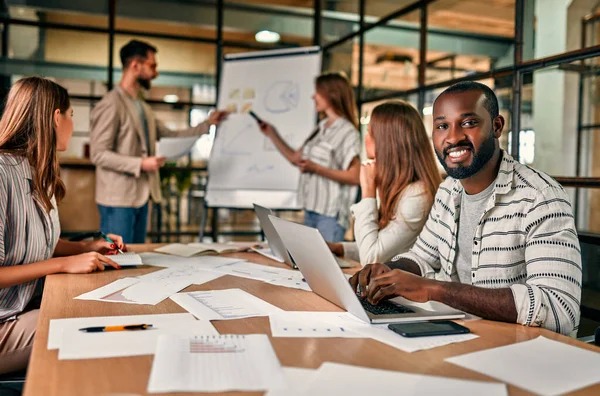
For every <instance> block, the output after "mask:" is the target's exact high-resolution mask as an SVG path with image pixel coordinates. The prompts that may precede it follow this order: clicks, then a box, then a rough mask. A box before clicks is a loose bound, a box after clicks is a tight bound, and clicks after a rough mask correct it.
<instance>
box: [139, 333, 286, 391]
mask: <svg viewBox="0 0 600 396" xmlns="http://www.w3.org/2000/svg"><path fill="white" fill-rule="evenodd" d="M286 385H287V383H286V379H285V374H284V372H283V369H282V368H281V365H280V364H279V360H278V359H277V355H275V351H274V350H273V347H272V346H271V343H270V342H269V338H268V337H267V336H266V335H265V334H251V335H235V334H225V335H204V336H194V337H181V336H176V335H161V336H160V337H159V338H158V343H157V346H156V353H155V356H154V363H153V364H152V371H151V373H150V381H149V383H148V393H166V392H226V391H265V390H277V389H285V388H286Z"/></svg>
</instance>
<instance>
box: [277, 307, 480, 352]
mask: <svg viewBox="0 0 600 396" xmlns="http://www.w3.org/2000/svg"><path fill="white" fill-rule="evenodd" d="M269 322H270V323H271V335H272V336H273V337H307V338H331V337H341V338H371V339H373V340H376V341H379V342H381V343H384V344H386V345H389V346H391V347H394V348H397V349H400V350H402V351H404V352H416V351H420V350H423V349H430V348H435V347H438V346H443V345H448V344H453V343H456V342H463V341H469V340H472V339H474V338H477V337H478V336H477V335H475V334H457V335H445V336H433V337H414V338H409V337H402V336H401V335H399V334H396V333H394V332H393V331H391V330H390V329H388V328H387V324H384V325H371V324H368V323H365V322H363V321H361V320H359V319H358V318H356V317H355V316H354V315H352V314H350V313H348V312H295V311H283V312H276V313H273V314H270V315H269Z"/></svg>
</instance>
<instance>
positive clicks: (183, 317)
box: [48, 313, 196, 349]
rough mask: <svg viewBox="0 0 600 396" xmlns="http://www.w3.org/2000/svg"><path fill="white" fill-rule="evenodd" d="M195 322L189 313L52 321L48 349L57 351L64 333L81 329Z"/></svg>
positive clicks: (49, 329)
mask: <svg viewBox="0 0 600 396" xmlns="http://www.w3.org/2000/svg"><path fill="white" fill-rule="evenodd" d="M165 321H167V322H170V323H175V322H195V321H196V318H194V316H193V315H192V314H189V313H178V314H161V315H126V316H93V317H89V318H66V319H52V320H50V326H49V328H48V349H58V348H59V347H60V345H61V341H62V334H63V332H64V331H67V332H71V333H72V332H74V331H79V329H81V328H83V327H93V326H116V325H127V324H139V323H146V324H153V323H157V322H161V323H162V322H165Z"/></svg>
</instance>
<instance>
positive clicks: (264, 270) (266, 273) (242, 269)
mask: <svg viewBox="0 0 600 396" xmlns="http://www.w3.org/2000/svg"><path fill="white" fill-rule="evenodd" d="M214 270H215V271H218V272H220V273H222V274H226V275H232V276H239V277H240V278H247V279H254V280H258V281H263V282H271V281H274V280H278V279H282V278H284V277H294V276H296V277H298V276H299V277H300V279H302V274H300V272H299V271H293V270H288V269H284V268H277V267H271V266H268V265H261V264H255V263H251V262H247V261H245V262H237V263H231V264H228V265H222V266H220V267H218V268H215V269H214Z"/></svg>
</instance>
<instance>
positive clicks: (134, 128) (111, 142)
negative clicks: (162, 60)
mask: <svg viewBox="0 0 600 396" xmlns="http://www.w3.org/2000/svg"><path fill="white" fill-rule="evenodd" d="M142 107H143V109H144V113H145V114H146V120H147V122H148V135H149V137H150V142H151V144H150V145H147V144H146V138H145V136H144V129H143V126H142V120H141V119H140V115H139V111H138V108H137V106H136V105H135V103H134V102H133V100H132V99H131V98H130V97H129V96H128V94H127V93H126V92H125V91H124V90H123V89H122V88H120V87H116V88H115V89H113V90H112V91H110V92H108V93H107V94H106V95H105V96H104V97H103V98H102V100H101V101H100V102H98V104H97V105H96V106H95V107H94V109H93V110H92V115H91V132H90V156H91V160H92V163H94V165H96V203H98V204H100V205H104V206H116V207H134V208H138V207H140V206H143V205H144V204H145V203H146V202H147V201H148V199H149V198H150V197H151V198H152V200H153V201H154V202H160V201H161V199H162V195H161V192H160V179H159V174H158V172H142V169H141V167H142V158H143V157H148V156H153V155H155V153H154V152H155V142H156V140H157V139H158V138H161V137H166V136H194V135H202V134H204V133H207V132H208V128H209V125H208V123H206V122H204V123H202V124H200V125H198V126H196V127H194V128H189V129H185V130H180V131H172V130H170V129H169V128H167V127H166V126H165V125H164V124H163V123H162V122H160V121H159V120H157V119H156V118H155V117H154V113H153V112H152V109H151V108H150V106H148V104H146V103H145V102H144V101H143V100H142ZM147 147H149V150H150V151H149V152H148V150H147Z"/></svg>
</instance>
